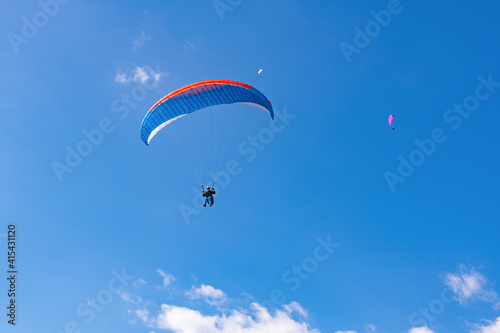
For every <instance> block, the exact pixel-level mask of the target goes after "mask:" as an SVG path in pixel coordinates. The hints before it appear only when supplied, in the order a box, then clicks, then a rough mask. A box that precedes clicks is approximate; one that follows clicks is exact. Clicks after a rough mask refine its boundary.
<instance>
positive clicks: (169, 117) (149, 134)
mask: <svg viewBox="0 0 500 333" xmlns="http://www.w3.org/2000/svg"><path fill="white" fill-rule="evenodd" d="M236 103H238V104H248V105H253V106H256V107H259V108H261V109H263V110H265V111H267V112H269V114H270V115H271V118H273V119H274V112H273V106H272V104H271V102H270V101H269V100H268V99H267V98H266V96H264V95H263V94H262V93H261V92H260V91H258V90H257V89H255V88H254V87H252V86H249V85H248V84H245V83H241V82H237V81H231V80H208V81H201V82H197V83H193V84H190V85H188V86H185V87H183V88H180V89H177V90H175V91H173V92H171V93H170V94H168V95H167V96H165V97H163V98H162V99H161V100H159V101H158V102H157V103H156V104H155V105H153V107H152V108H151V109H150V110H149V112H148V113H147V114H146V116H145V117H144V120H143V121H142V125H141V139H142V141H144V143H145V144H147V145H149V142H150V141H151V139H152V138H153V137H154V136H155V135H156V134H157V133H158V132H159V131H160V130H161V129H163V128H165V126H167V125H169V124H170V123H172V122H173V121H175V120H177V119H179V118H180V117H182V116H184V115H186V114H189V113H192V112H195V111H198V110H201V109H204V108H207V107H210V106H215V105H221V104H236Z"/></svg>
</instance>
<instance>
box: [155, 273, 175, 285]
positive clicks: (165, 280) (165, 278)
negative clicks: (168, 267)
mask: <svg viewBox="0 0 500 333" xmlns="http://www.w3.org/2000/svg"><path fill="white" fill-rule="evenodd" d="M156 271H157V272H158V274H160V275H161V277H162V278H163V286H164V287H165V288H166V287H168V286H169V285H170V283H171V282H172V281H175V277H174V276H173V275H172V274H169V273H165V272H164V271H162V270H161V269H159V268H158V269H157V270H156Z"/></svg>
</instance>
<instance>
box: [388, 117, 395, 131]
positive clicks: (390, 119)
mask: <svg viewBox="0 0 500 333" xmlns="http://www.w3.org/2000/svg"><path fill="white" fill-rule="evenodd" d="M393 120H394V115H393V114H391V115H390V116H389V119H388V121H389V126H392V121H393ZM392 129H394V127H393V128H392Z"/></svg>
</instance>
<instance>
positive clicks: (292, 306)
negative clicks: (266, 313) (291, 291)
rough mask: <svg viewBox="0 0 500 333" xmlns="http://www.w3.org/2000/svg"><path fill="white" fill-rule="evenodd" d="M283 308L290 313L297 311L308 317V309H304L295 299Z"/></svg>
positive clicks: (303, 316)
mask: <svg viewBox="0 0 500 333" xmlns="http://www.w3.org/2000/svg"><path fill="white" fill-rule="evenodd" d="M283 308H284V309H285V311H286V312H287V313H288V314H292V313H294V312H295V313H297V314H299V315H300V316H301V317H302V318H307V311H306V310H304V308H303V307H301V306H300V304H299V303H297V302H295V301H292V302H291V303H290V304H285V305H283Z"/></svg>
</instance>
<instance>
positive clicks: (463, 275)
mask: <svg viewBox="0 0 500 333" xmlns="http://www.w3.org/2000/svg"><path fill="white" fill-rule="evenodd" d="M444 283H445V284H446V285H447V286H448V287H450V288H451V290H453V292H454V293H455V295H456V298H457V300H458V302H459V303H460V304H467V303H468V302H469V301H482V302H488V303H497V305H498V294H497V293H496V292H495V291H494V290H493V288H492V286H491V283H490V282H489V281H488V279H487V278H486V277H485V276H484V275H482V274H481V273H479V272H477V271H475V270H474V268H467V267H465V266H464V265H461V266H460V267H459V270H458V273H456V274H452V273H448V274H446V276H445V277H444Z"/></svg>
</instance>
